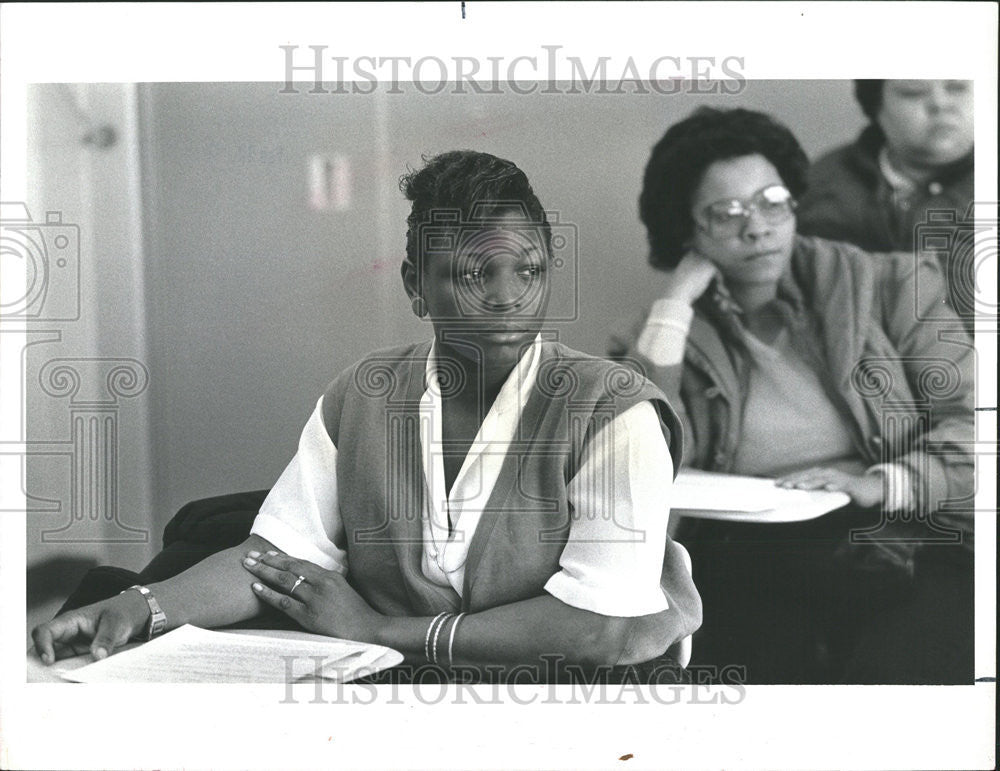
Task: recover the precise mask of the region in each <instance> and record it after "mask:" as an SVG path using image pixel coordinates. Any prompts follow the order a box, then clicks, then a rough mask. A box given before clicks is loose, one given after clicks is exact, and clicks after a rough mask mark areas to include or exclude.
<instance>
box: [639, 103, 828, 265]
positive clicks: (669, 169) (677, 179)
mask: <svg viewBox="0 0 1000 771" xmlns="http://www.w3.org/2000/svg"><path fill="white" fill-rule="evenodd" d="M745 155H763V156H764V157H765V158H767V160H768V161H770V162H771V163H772V164H773V165H774V167H775V168H776V169H777V170H778V174H779V175H780V176H781V179H782V181H783V182H784V183H785V187H787V188H788V190H789V191H790V192H791V194H792V195H793V196H794V197H795V198H799V197H800V196H801V195H802V194H803V193H804V192H805V190H806V171H807V170H808V168H809V159H808V158H806V154H805V152H803V150H802V147H801V146H800V145H799V143H798V140H796V139H795V136H794V135H793V134H792V132H791V131H789V130H788V129H787V128H786V127H785V126H784V125H782V124H781V123H779V122H778V121H776V120H774V119H773V118H772V117H770V116H769V115H766V114H764V113H761V112H755V111H753V110H744V109H731V110H719V109H715V108H711V107H701V108H699V109H697V110H695V111H694V112H693V113H692V114H691V115H690V116H688V117H687V118H685V119H684V120H682V121H680V122H679V123H675V124H674V125H673V126H671V127H670V128H669V129H667V133H666V134H664V135H663V138H662V139H660V141H659V142H657V143H656V145H655V146H654V147H653V153H652V155H651V156H650V158H649V162H648V163H647V164H646V172H645V175H644V177H643V182H642V193H641V194H640V196H639V218H640V219H641V220H642V223H643V224H644V225H645V226H646V234H647V237H648V239H649V263H650V265H652V266H653V267H654V268H657V269H659V270H670V269H672V268H674V267H676V266H677V263H678V262H680V259H681V257H682V256H683V255H684V251H685V249H686V248H687V244H688V242H689V241H690V239H691V236H692V235H693V233H694V219H693V218H692V216H691V201H692V199H693V198H694V193H695V190H696V189H697V188H698V185H699V184H701V179H702V176H703V175H704V173H705V170H706V169H707V168H708V167H709V166H711V165H712V164H713V163H715V162H716V161H724V160H729V159H731V158H739V157H742V156H745Z"/></svg>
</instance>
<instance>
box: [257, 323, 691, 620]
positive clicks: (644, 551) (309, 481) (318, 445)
mask: <svg viewBox="0 0 1000 771" xmlns="http://www.w3.org/2000/svg"><path fill="white" fill-rule="evenodd" d="M435 351H436V346H432V347H431V351H430V354H429V355H428V359H427V370H426V372H427V377H426V380H425V382H426V383H427V389H426V390H425V392H424V394H423V397H422V399H421V402H420V413H421V418H422V419H421V435H420V444H421V450H422V456H423V457H422V460H423V468H424V478H425V481H426V485H427V491H428V494H427V495H426V496H425V497H424V501H425V507H424V511H423V514H422V521H423V556H422V560H421V568H422V571H423V574H424V575H425V576H426V577H427V578H428V579H429V580H430V581H432V582H434V583H436V584H438V585H439V586H443V587H448V586H450V587H451V588H452V589H454V590H455V592H457V593H458V594H459V595H461V593H462V589H463V583H464V579H465V560H466V557H467V555H468V551H469V544H470V542H471V540H472V536H473V534H474V533H475V531H476V527H477V525H478V523H479V519H480V517H481V516H482V513H483V511H484V509H485V507H486V506H487V504H488V501H489V499H490V496H491V494H492V492H493V488H494V486H495V485H496V482H497V477H498V476H499V473H500V467H501V465H502V463H503V460H504V457H505V456H506V454H507V448H508V447H509V446H510V443H511V442H512V440H513V439H514V435H515V432H516V430H517V426H518V423H519V421H520V417H521V410H522V408H523V406H524V404H525V403H526V402H527V399H528V396H529V394H530V393H531V390H532V388H533V387H534V384H535V378H536V376H537V373H538V364H539V360H540V358H541V339H540V338H536V340H535V343H534V345H533V346H532V347H531V348H529V349H528V350H527V351H526V352H525V354H524V355H523V356H522V357H521V359H520V361H519V362H518V364H517V366H516V367H515V368H514V370H513V371H512V372H511V374H510V375H509V376H508V378H507V380H506V382H505V383H504V385H503V387H502V388H501V390H500V393H499V395H498V396H497V398H496V401H495V402H494V403H493V406H492V407H491V409H490V411H489V413H488V414H487V415H486V418H485V419H484V420H483V423H482V425H481V426H480V428H479V432H478V433H477V434H476V437H475V439H473V442H472V445H471V447H470V448H469V452H468V455H467V456H466V458H465V461H464V463H463V464H462V468H461V470H460V471H459V473H458V476H457V477H456V478H455V481H454V483H453V484H452V488H451V492H450V493H446V491H445V483H444V460H443V453H442V451H441V448H442V443H441V424H442V420H441V397H440V389H439V387H438V382H437V377H436V371H437V369H436V367H434V365H433V362H434V356H435ZM336 460H337V448H336V447H335V446H334V444H333V442H332V441H331V439H330V436H329V434H328V433H327V431H326V427H325V426H324V424H323V400H322V398H320V400H319V402H318V403H317V405H316V409H315V410H314V411H313V413H312V415H311V416H310V418H309V420H308V422H307V423H306V426H305V428H304V429H303V431H302V435H301V438H300V439H299V446H298V452H297V453H296V455H295V457H294V458H292V461H291V462H290V463H289V464H288V466H287V468H286V469H285V470H284V472H283V473H282V474H281V477H280V478H279V479H278V481H277V482H276V483H275V485H274V487H273V488H272V490H271V492H270V494H269V495H268V496H267V499H266V500H265V501H264V504H263V506H262V507H261V510H260V513H259V514H258V516H257V518H256V520H255V521H254V524H253V528H252V529H251V532H252V533H256V534H257V535H259V536H261V537H262V538H265V539H266V540H268V541H270V542H271V543H272V544H274V546H275V547H276V548H278V549H281V550H282V551H284V552H285V553H287V554H291V555H293V556H296V557H299V558H301V559H307V560H309V561H311V562H314V563H316V564H317V565H320V566H321V567H324V568H327V569H329V570H337V571H339V572H341V573H347V572H348V570H349V564H348V559H347V552H346V550H345V545H346V542H347V539H346V536H345V533H344V527H343V522H342V520H341V517H340V511H339V506H338V498H337V479H336V472H335V470H336ZM672 478H673V463H672V461H671V458H670V452H669V449H668V448H667V443H666V441H665V439H664V437H663V433H662V432H661V430H660V425H659V420H658V418H657V414H656V410H655V409H654V407H653V405H652V404H650V403H649V402H648V401H647V402H641V403H639V404H637V405H635V406H633V407H631V408H630V409H628V410H626V411H625V412H623V413H622V414H621V415H618V416H616V417H615V419H614V420H613V421H612V422H611V423H610V424H608V425H607V426H606V427H604V428H603V429H602V430H601V431H599V432H598V433H597V434H595V436H594V437H593V438H592V439H591V441H590V442H589V444H588V445H587V447H586V448H585V450H584V457H583V459H582V462H581V464H580V468H579V471H578V472H577V474H576V475H575V476H574V477H573V479H572V480H570V483H569V486H568V497H569V505H570V511H571V514H572V521H571V524H570V531H569V537H568V541H567V544H566V546H565V547H564V549H563V553H562V556H561V557H560V560H559V565H560V570H559V572H557V573H556V574H555V575H553V576H552V577H551V578H550V579H549V580H548V582H547V583H546V584H545V590H546V591H547V592H549V593H550V594H551V595H553V596H554V597H556V598H558V599H559V600H561V601H562V602H565V603H566V604H567V605H572V606H574V607H577V608H582V609H584V610H590V611H593V612H595V613H600V614H603V615H607V616H630V617H631V616H644V615H647V614H651V613H658V612H660V611H662V610H666V609H667V601H666V598H665V596H664V594H663V592H662V590H661V589H660V575H661V571H662V565H663V555H664V549H665V545H666V533H667V521H668V518H669V515H670V493H671V485H672ZM449 517H450V521H451V525H452V526H451V528H449ZM512 569H516V568H515V567H513V566H512Z"/></svg>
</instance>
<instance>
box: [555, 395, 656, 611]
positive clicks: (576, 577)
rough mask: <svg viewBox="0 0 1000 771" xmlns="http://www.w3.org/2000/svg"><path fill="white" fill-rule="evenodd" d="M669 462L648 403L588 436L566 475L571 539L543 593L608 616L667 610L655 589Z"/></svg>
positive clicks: (651, 407)
mask: <svg viewBox="0 0 1000 771" xmlns="http://www.w3.org/2000/svg"><path fill="white" fill-rule="evenodd" d="M672 483H673V462H672V460H671V457H670V451H669V449H668V447H667V443H666V440H665V439H664V437H663V432H662V431H661V430H660V423H659V419H658V417H657V415H656V410H655V409H654V407H653V405H652V404H651V403H650V402H648V401H644V402H640V403H639V404H637V405H635V406H634V407H631V408H629V409H628V410H626V411H625V412H623V413H622V414H621V415H618V416H617V417H616V418H615V419H614V420H613V421H612V422H611V423H610V424H608V425H607V426H605V427H604V428H603V429H601V431H599V432H598V433H597V434H595V435H594V437H593V438H592V439H591V440H590V442H589V443H588V445H587V447H586V448H585V450H584V457H583V460H582V462H581V465H580V470H579V472H578V473H577V474H576V476H575V477H574V478H573V479H572V480H570V484H569V502H570V508H571V511H572V516H573V519H572V522H571V524H570V532H569V538H568V540H567V543H566V546H565V548H564V549H563V553H562V556H561V557H560V560H559V566H560V570H559V572H558V573H556V574H555V575H553V576H552V577H551V578H550V579H549V580H548V582H547V583H546V584H545V590H546V591H547V592H549V593H550V594H551V595H553V596H554V597H556V598H557V599H559V600H561V601H562V602H565V603H566V604H567V605H572V606H573V607H577V608H581V609H584V610H589V611H592V612H594V613H600V614H602V615H606V616H622V617H636V616H645V615H649V614H653V613H659V612H661V611H664V610H667V609H668V603H667V599H666V595H665V593H664V591H663V589H662V588H661V587H660V579H661V576H662V574H663V555H664V551H665V549H666V542H667V523H668V520H669V517H670V495H671V487H672Z"/></svg>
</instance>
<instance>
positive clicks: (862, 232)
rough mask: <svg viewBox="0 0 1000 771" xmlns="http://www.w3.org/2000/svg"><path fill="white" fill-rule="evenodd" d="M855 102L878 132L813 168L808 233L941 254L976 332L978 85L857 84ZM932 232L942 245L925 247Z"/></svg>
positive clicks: (880, 248)
mask: <svg viewBox="0 0 1000 771" xmlns="http://www.w3.org/2000/svg"><path fill="white" fill-rule="evenodd" d="M854 95H855V98H856V99H857V101H858V103H859V104H860V105H861V109H862V110H863V111H864V113H865V115H866V116H867V117H868V120H869V121H870V122H869V124H868V126H867V127H865V129H864V130H863V131H862V132H861V135H860V136H859V137H858V138H857V139H856V140H855V141H854V142H852V143H851V144H849V145H846V146H844V147H840V148H837V149H835V150H833V151H831V152H829V153H827V154H826V155H824V156H822V157H821V158H820V159H819V160H817V161H816V163H815V164H814V165H813V167H812V169H811V170H810V173H809V176H808V190H807V191H806V193H805V194H804V195H803V196H802V198H801V200H800V201H799V207H798V210H797V212H798V229H799V232H800V233H804V234H807V235H815V236H821V237H823V238H829V239H833V240H837V241H850V242H851V243H853V244H857V245H858V246H860V247H861V248H862V249H865V250H867V251H870V252H890V251H904V252H913V251H914V249H919V250H922V251H934V252H935V253H936V254H937V256H938V259H940V260H941V262H942V265H943V266H944V268H945V275H946V276H948V283H949V302H950V303H951V305H952V307H953V308H954V309H955V310H956V311H957V312H958V314H959V316H960V317H961V318H962V319H963V321H964V322H965V324H966V328H967V329H969V331H970V332H971V330H972V311H973V304H972V297H973V296H974V290H973V289H972V284H971V282H972V281H973V275H974V274H973V271H974V266H973V265H972V250H971V248H970V246H971V245H970V244H969V242H968V240H967V226H968V218H969V217H970V216H971V214H970V205H971V204H972V199H973V142H974V131H973V129H974V126H973V89H972V83H971V82H970V81H966V80H856V81H854ZM922 227H923V229H924V231H925V232H932V233H933V234H934V236H933V238H931V239H928V238H921V237H920V236H921V228H922ZM963 228H966V233H963V232H962V229H963ZM928 229H929V230H928Z"/></svg>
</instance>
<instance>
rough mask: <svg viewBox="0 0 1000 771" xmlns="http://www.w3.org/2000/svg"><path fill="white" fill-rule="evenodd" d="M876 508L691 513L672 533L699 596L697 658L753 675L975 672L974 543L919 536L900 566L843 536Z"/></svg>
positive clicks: (881, 676) (812, 677)
mask: <svg viewBox="0 0 1000 771" xmlns="http://www.w3.org/2000/svg"><path fill="white" fill-rule="evenodd" d="M873 517H874V518H875V521H877V517H878V513H877V512H864V511H862V512H856V511H849V510H840V511H837V512H831V513H830V514H827V515H826V516H824V517H821V518H819V519H817V520H811V521H808V522H802V523H789V524H775V525H761V524H736V523H722V522H708V521H700V522H694V523H689V526H687V527H685V528H684V529H682V530H681V532H680V533H678V540H680V541H681V542H682V543H684V545H685V546H686V547H687V548H688V550H689V551H690V552H691V557H692V561H693V565H694V581H695V584H696V585H697V587H698V591H699V592H700V594H701V597H702V602H703V603H704V621H703V624H702V627H701V629H700V630H699V631H698V632H697V633H695V636H694V655H693V658H692V665H693V666H700V667H706V668H708V669H710V670H711V669H713V668H714V669H723V668H726V667H728V668H729V670H730V671H732V669H733V667H741V668H743V671H744V673H745V677H746V682H748V683H785V684H793V683H801V684H806V683H883V684H890V683H894V684H968V683H971V682H972V681H973V678H974V674H973V666H974V630H973V619H974V613H973V610H974V609H973V603H974V595H973V561H972V554H971V552H970V551H969V550H968V549H967V548H965V547H963V546H961V545H939V544H935V545H924V546H921V547H919V548H917V549H916V550H915V551H914V554H913V558H912V560H911V562H910V564H909V567H908V569H907V567H905V566H902V565H900V564H894V563H893V562H892V561H891V560H885V559H880V558H878V554H879V552H878V547H876V546H874V545H871V544H854V545H849V544H848V541H849V535H848V534H849V531H850V529H851V528H852V527H864V526H870V525H871V524H872V523H873ZM685 530H686V531H687V532H685ZM904 551H905V550H904Z"/></svg>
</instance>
